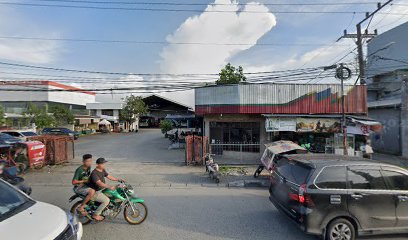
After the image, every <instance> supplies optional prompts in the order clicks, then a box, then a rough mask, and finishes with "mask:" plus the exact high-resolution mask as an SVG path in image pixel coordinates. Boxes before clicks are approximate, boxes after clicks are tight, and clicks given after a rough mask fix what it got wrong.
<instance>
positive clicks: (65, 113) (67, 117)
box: [49, 105, 75, 126]
mask: <svg viewBox="0 0 408 240" xmlns="http://www.w3.org/2000/svg"><path fill="white" fill-rule="evenodd" d="M49 112H50V113H51V114H52V116H53V117H54V119H55V123H56V125H57V126H63V125H66V124H73V123H74V120H75V118H74V114H72V112H71V110H69V108H66V107H64V106H62V105H53V106H51V107H50V109H49Z"/></svg>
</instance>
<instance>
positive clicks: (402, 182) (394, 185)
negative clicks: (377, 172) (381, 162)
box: [382, 171, 408, 191]
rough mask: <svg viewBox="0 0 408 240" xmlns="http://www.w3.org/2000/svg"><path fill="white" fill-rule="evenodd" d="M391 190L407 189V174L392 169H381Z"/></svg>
mask: <svg viewBox="0 0 408 240" xmlns="http://www.w3.org/2000/svg"><path fill="white" fill-rule="evenodd" d="M382 173H383V175H384V178H385V179H386V181H387V183H388V184H389V185H390V188H391V189H392V190H404V191H408V176H407V175H405V174H402V173H399V172H394V171H382Z"/></svg>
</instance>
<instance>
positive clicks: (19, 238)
mask: <svg viewBox="0 0 408 240" xmlns="http://www.w3.org/2000/svg"><path fill="white" fill-rule="evenodd" d="M0 233H1V234H0V238H1V239H13V240H28V239H30V240H80V239H81V238H82V224H81V223H79V222H78V221H77V219H76V217H74V216H72V215H71V214H70V213H69V212H65V211H63V210H62V209H61V208H59V207H56V206H54V205H51V204H48V203H43V202H38V201H35V200H33V199H31V198H30V197H28V196H27V195H25V194H24V193H22V192H20V191H19V190H17V189H16V188H14V187H13V186H11V185H10V184H8V183H6V182H5V181H3V180H0Z"/></svg>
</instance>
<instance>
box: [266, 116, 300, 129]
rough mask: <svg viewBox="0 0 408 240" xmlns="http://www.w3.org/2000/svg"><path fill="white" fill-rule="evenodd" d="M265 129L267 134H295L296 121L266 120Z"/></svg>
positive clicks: (283, 119) (284, 119)
mask: <svg viewBox="0 0 408 240" xmlns="http://www.w3.org/2000/svg"><path fill="white" fill-rule="evenodd" d="M265 127H266V131H267V132H281V131H282V132H296V119H294V118H267V119H266V122H265Z"/></svg>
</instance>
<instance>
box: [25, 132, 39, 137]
mask: <svg viewBox="0 0 408 240" xmlns="http://www.w3.org/2000/svg"><path fill="white" fill-rule="evenodd" d="M22 134H23V135H24V136H28V137H30V136H37V133H35V132H22Z"/></svg>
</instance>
